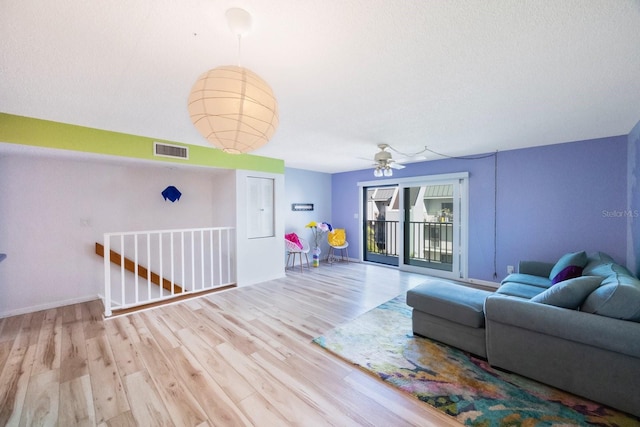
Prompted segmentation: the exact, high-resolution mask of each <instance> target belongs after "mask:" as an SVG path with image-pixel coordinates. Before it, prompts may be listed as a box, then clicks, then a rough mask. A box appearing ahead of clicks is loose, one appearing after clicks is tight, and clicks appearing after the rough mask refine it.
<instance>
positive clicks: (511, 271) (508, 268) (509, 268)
mask: <svg viewBox="0 0 640 427" xmlns="http://www.w3.org/2000/svg"><path fill="white" fill-rule="evenodd" d="M511 273H513V265H507V274H511Z"/></svg>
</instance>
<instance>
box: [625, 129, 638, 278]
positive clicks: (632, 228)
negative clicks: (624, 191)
mask: <svg viewBox="0 0 640 427" xmlns="http://www.w3.org/2000/svg"><path fill="white" fill-rule="evenodd" d="M628 157H629V159H628V160H629V162H628V167H629V181H628V187H629V193H628V194H629V196H628V197H629V212H630V215H629V217H628V221H629V232H628V235H627V242H628V252H627V254H628V255H627V256H628V259H627V266H628V267H629V268H630V269H631V270H632V271H633V272H634V273H635V274H636V275H640V218H638V215H637V214H638V213H640V194H639V193H640V191H639V188H638V185H639V184H640V183H639V182H638V179H639V178H640V121H639V122H638V123H637V124H636V125H635V127H634V128H633V129H632V130H631V132H630V133H629V136H628Z"/></svg>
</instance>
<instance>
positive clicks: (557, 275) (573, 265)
mask: <svg viewBox="0 0 640 427" xmlns="http://www.w3.org/2000/svg"><path fill="white" fill-rule="evenodd" d="M585 265H587V253H586V252H585V251H580V252H570V253H568V254H564V255H563V256H562V257H561V258H560V259H559V260H558V262H556V264H555V265H554V266H553V268H552V269H551V274H549V279H551V283H553V284H554V285H555V284H556V283H560V282H562V281H564V280H567V279H572V278H574V277H579V276H581V275H582V270H583V269H584V266H585Z"/></svg>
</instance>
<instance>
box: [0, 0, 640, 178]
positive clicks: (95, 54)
mask: <svg viewBox="0 0 640 427" xmlns="http://www.w3.org/2000/svg"><path fill="white" fill-rule="evenodd" d="M231 7H242V8H244V9H246V10H248V11H249V12H250V13H251V14H252V16H253V20H254V25H253V31H252V33H251V34H249V35H248V36H246V37H244V38H243V40H242V49H241V58H240V62H241V64H242V65H243V66H245V67H247V68H250V69H251V70H253V71H254V72H256V73H258V74H259V75H260V76H262V77H263V78H264V79H265V80H266V81H267V82H269V83H270V85H271V86H272V88H273V90H274V92H275V94H276V96H277V98H278V101H279V108H280V127H279V128H278V131H277V132H276V134H275V136H274V138H273V139H272V140H271V142H270V143H269V144H267V145H266V146H265V147H263V148H261V149H259V150H257V151H255V152H254V154H258V155H264V156H269V157H276V158H281V159H284V160H285V164H286V166H287V167H295V168H302V169H310V170H317V171H323V172H341V171H346V170H354V169H364V168H367V167H369V166H370V164H371V161H368V160H364V159H363V158H373V155H374V154H375V152H376V151H377V148H376V146H377V144H379V143H387V144H391V145H392V146H393V147H395V148H396V149H398V150H399V151H401V152H405V153H411V152H416V151H419V150H421V149H422V148H424V147H425V146H426V147H428V148H430V149H432V150H434V151H437V152H441V153H444V154H447V155H452V156H459V155H465V154H477V153H484V152H492V151H496V150H500V151H502V150H506V149H510V148H518V147H527V146H535V145H545V144H553V143H559V142H568V141H575V140H583V139H591V138H599V137H604V136H611V135H620V134H627V133H628V132H629V131H630V130H631V128H632V127H633V126H634V125H635V123H637V122H638V120H640V0H579V1H572V0H533V1H527V0H509V1H493V0H486V1H468V0H440V1H425V0H396V1H390V0H386V1H383V0H325V1H310V0H295V1H294V0H269V1H257V0H255V1H252V0H247V1H214V0H181V1H178V0H131V1H126V2H125V1H123V0H113V1H108V0H94V1H84V0H56V1H45V0H2V1H1V2H0V45H1V46H2V49H1V55H2V57H1V59H2V60H1V62H0V111H2V112H5V113H11V114H18V115H25V116H30V117H37V118H43V119H48V120H55V121H60V122H65V123H72V124H78V125H83V126H90V127H95V128H99V129H107V130H113V131H118V132H125V133H131V134H136V135H143V136H149V137H154V138H161V139H166V140H173V141H179V142H185V143H190V144H198V145H206V142H205V141H204V139H203V138H202V137H201V136H200V135H199V134H198V133H197V132H196V130H195V129H194V127H193V125H192V124H191V122H190V121H189V116H188V114H187V107H186V100H187V96H188V93H189V91H190V89H191V85H192V84H193V83H194V82H195V80H196V78H197V77H198V75H200V74H201V73H203V72H204V71H206V70H208V69H210V68H214V67H216V66H219V65H227V64H236V63H238V43H237V40H236V39H235V37H234V36H233V34H232V33H231V31H230V30H229V28H228V26H227V23H226V20H225V11H226V10H227V9H229V8H231ZM427 158H428V159H435V158H438V157H437V156H435V155H432V154H431V155H427Z"/></svg>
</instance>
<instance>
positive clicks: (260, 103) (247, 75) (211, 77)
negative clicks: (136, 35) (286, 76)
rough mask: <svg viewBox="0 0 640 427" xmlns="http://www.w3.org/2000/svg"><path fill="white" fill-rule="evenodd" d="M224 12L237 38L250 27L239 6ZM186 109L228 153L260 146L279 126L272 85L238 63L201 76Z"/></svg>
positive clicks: (209, 138)
mask: <svg viewBox="0 0 640 427" xmlns="http://www.w3.org/2000/svg"><path fill="white" fill-rule="evenodd" d="M226 15H227V20H228V22H229V27H230V28H231V29H232V31H233V32H234V33H235V34H236V35H237V36H238V40H240V37H241V36H242V35H244V34H246V33H247V32H248V29H249V28H250V26H251V16H250V15H249V14H248V13H247V12H246V11H244V10H243V9H238V8H234V9H229V10H228V11H227V14H226ZM188 108H189V116H191V121H192V122H193V124H194V126H195V127H196V129H197V130H198V132H200V134H201V135H202V136H204V137H205V139H206V140H207V141H208V142H209V143H210V144H212V145H213V146H215V147H218V148H220V149H222V150H223V151H225V152H227V153H231V154H240V153H248V152H250V151H253V150H255V149H257V148H260V147H262V146H263V145H265V144H266V143H267V142H269V140H270V139H271V137H272V136H273V134H274V133H275V131H276V129H277V127H278V103H277V101H276V98H275V96H274V95H273V91H272V90H271V87H270V86H269V85H268V84H267V82H265V81H264V80H263V79H262V78H260V76H258V75H257V74H256V73H254V72H253V71H251V70H249V69H247V68H244V67H240V66H239V65H238V66H235V65H226V66H221V67H216V68H214V69H211V70H209V71H207V72H205V73H203V74H202V75H200V77H199V78H198V80H197V81H196V82H195V84H194V85H193V87H192V89H191V92H190V94H189V100H188Z"/></svg>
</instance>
